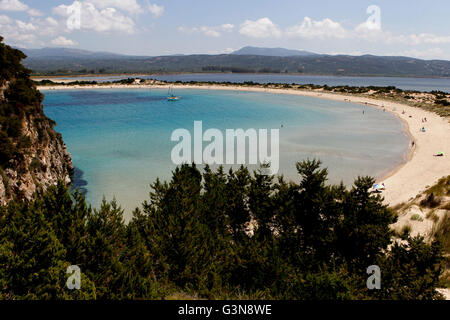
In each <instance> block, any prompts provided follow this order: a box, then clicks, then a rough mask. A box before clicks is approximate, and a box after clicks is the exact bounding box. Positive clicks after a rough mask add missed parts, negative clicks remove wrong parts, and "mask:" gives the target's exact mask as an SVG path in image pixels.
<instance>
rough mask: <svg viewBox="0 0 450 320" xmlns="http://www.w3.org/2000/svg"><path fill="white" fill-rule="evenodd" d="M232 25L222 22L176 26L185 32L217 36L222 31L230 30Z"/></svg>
mask: <svg viewBox="0 0 450 320" xmlns="http://www.w3.org/2000/svg"><path fill="white" fill-rule="evenodd" d="M233 29H234V25H232V24H230V23H226V24H222V25H221V26H201V27H192V28H189V27H183V26H182V27H178V31H180V32H182V33H185V34H195V33H203V34H204V35H205V36H208V37H214V38H218V37H220V36H221V35H222V32H231V31H233Z"/></svg>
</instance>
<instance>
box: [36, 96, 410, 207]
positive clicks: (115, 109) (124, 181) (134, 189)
mask: <svg viewBox="0 0 450 320" xmlns="http://www.w3.org/2000/svg"><path fill="white" fill-rule="evenodd" d="M44 94H45V100H44V107H45V113H46V114H47V116H49V117H50V118H51V119H53V120H55V121H56V122H57V124H58V126H57V127H56V130H57V131H59V132H61V133H62V135H63V139H64V141H65V142H66V144H67V147H68V150H69V152H70V153H71V154H72V158H73V161H74V165H75V166H76V167H77V169H78V170H77V182H78V184H79V186H80V187H82V188H84V189H85V190H86V191H87V198H88V201H89V202H91V203H92V204H93V205H94V206H98V205H99V203H100V202H101V200H102V198H103V196H106V199H107V200H111V199H112V198H113V197H116V198H117V200H118V202H119V203H120V204H121V205H122V206H123V207H124V208H125V209H126V210H127V212H128V213H130V212H131V210H132V209H134V208H135V207H136V206H139V204H140V203H141V202H142V201H143V200H146V199H147V198H148V193H149V192H150V188H149V184H150V183H152V182H154V181H155V179H156V178H157V177H160V178H162V179H163V180H164V179H169V178H170V176H171V170H173V169H174V168H175V165H174V164H173V163H172V161H171V150H172V148H173V147H174V146H175V145H176V143H175V142H171V140H170V138H171V134H172V132H173V131H174V130H175V129H178V128H186V129H188V130H189V131H190V132H192V131H193V124H194V121H203V130H206V129H209V128H217V129H219V130H221V131H222V132H223V133H225V129H238V128H242V129H245V130H246V129H250V128H254V129H257V130H258V129H269V130H270V129H280V173H281V174H284V175H286V176H287V178H289V179H292V180H296V181H298V180H299V178H298V176H297V174H296V170H295V162H296V161H300V160H303V159H306V158H320V159H321V160H322V161H323V162H324V165H325V166H326V167H328V168H329V172H330V181H331V182H335V183H338V182H340V181H341V180H343V181H344V183H346V184H347V185H350V184H351V183H352V181H353V179H354V178H355V177H356V176H358V175H371V176H380V175H383V174H386V173H387V172H388V171H390V170H391V169H393V168H394V167H396V166H397V165H399V164H400V163H401V162H402V161H404V160H405V156H406V153H407V151H408V149H409V143H410V141H409V137H408V136H407V135H406V133H405V132H404V128H403V124H402V123H401V121H400V120H398V119H397V118H396V117H395V116H393V115H392V114H390V113H388V112H382V111H380V110H378V109H374V108H371V107H367V106H362V105H358V104H352V103H345V102H338V101H331V100H324V99H317V98H312V97H301V96H296V95H283V94H270V93H259V92H258V93H257V92H234V91H220V90H219V91H211V90H189V89H185V90H178V91H177V92H176V94H177V95H180V96H181V97H182V99H181V100H180V101H178V102H168V101H167V99H166V98H167V91H166V90H157V89H152V90H148V89H114V90H112V89H95V90H64V91H44ZM363 110H364V111H365V113H364V114H363ZM204 146H206V143H205V145H204ZM252 168H254V167H252Z"/></svg>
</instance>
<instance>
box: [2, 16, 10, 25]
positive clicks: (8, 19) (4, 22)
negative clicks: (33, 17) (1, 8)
mask: <svg viewBox="0 0 450 320" xmlns="http://www.w3.org/2000/svg"><path fill="white" fill-rule="evenodd" d="M11 21H12V20H11V18H10V17H8V16H5V15H2V14H0V26H3V25H6V24H9V23H11Z"/></svg>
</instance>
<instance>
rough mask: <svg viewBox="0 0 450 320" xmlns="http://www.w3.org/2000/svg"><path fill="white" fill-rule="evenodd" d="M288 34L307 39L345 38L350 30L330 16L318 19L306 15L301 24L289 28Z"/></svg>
mask: <svg viewBox="0 0 450 320" xmlns="http://www.w3.org/2000/svg"><path fill="white" fill-rule="evenodd" d="M287 34H288V35H289V36H294V37H301V38H306V39H326V38H338V39H343V38H346V37H348V32H347V31H346V30H345V29H344V28H343V27H342V26H341V25H340V23H338V22H335V21H333V20H331V19H328V18H326V19H323V20H319V21H316V20H312V19H311V18H309V17H305V18H304V19H303V21H302V23H301V24H300V25H298V26H293V27H290V28H288V29H287Z"/></svg>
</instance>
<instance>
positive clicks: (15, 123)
mask: <svg viewBox="0 0 450 320" xmlns="http://www.w3.org/2000/svg"><path fill="white" fill-rule="evenodd" d="M2 40H3V38H2V37H0V204H5V203H6V202H7V201H9V200H11V199H13V198H18V199H31V197H32V196H33V194H34V193H35V192H36V191H37V190H38V189H40V188H43V189H46V187H47V186H49V185H54V184H56V183H57V181H58V180H63V181H65V182H66V183H70V175H71V174H72V170H73V167H72V161H71V158H70V155H69V154H68V153H67V151H66V149H65V145H64V143H63V141H62V138H61V135H60V134H58V133H57V132H55V131H54V130H53V126H54V125H55V123H54V122H53V121H52V120H50V119H48V118H47V117H46V116H45V115H44V112H43V107H42V100H43V95H42V94H41V93H40V92H39V91H38V90H37V89H36V87H35V85H34V83H33V82H32V81H31V80H30V70H28V69H26V68H25V67H24V66H23V65H22V63H21V61H22V60H23V59H25V57H26V56H25V55H24V54H23V53H22V52H21V51H19V50H16V49H13V48H11V47H9V46H7V45H5V44H3V43H2Z"/></svg>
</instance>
